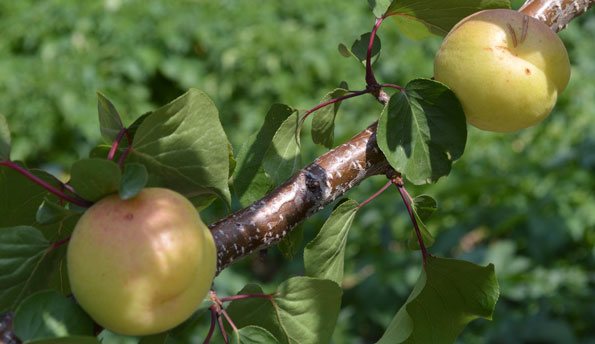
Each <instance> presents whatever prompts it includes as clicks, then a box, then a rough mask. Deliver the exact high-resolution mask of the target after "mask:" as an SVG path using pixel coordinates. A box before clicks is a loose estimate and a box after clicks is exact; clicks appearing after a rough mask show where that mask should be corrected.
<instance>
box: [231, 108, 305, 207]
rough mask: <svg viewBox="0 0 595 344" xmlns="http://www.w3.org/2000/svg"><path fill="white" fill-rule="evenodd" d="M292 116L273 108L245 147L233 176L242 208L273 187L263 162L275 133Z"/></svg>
mask: <svg viewBox="0 0 595 344" xmlns="http://www.w3.org/2000/svg"><path fill="white" fill-rule="evenodd" d="M293 112H294V110H293V109H292V108H290V107H289V106H287V105H283V104H273V105H271V107H270V109H269V111H268V113H267V115H266V117H265V119H264V123H263V124H262V127H261V128H260V130H259V131H258V133H256V134H255V135H253V136H251V137H250V138H249V139H248V141H247V142H246V143H244V145H242V148H241V149H240V152H239V153H238V157H237V164H236V169H235V173H234V175H233V189H234V192H235V193H236V195H237V196H238V198H239V199H240V204H241V205H242V206H244V207H245V206H247V205H249V204H251V203H252V202H254V201H256V200H257V199H259V198H261V197H262V196H264V195H265V194H266V193H267V192H268V191H269V190H270V189H271V188H272V187H273V186H274V183H273V181H272V180H270V178H269V177H268V176H267V175H266V173H265V172H264V169H263V168H262V162H263V160H264V157H265V154H266V151H267V149H268V148H269V147H270V146H271V142H272V140H273V137H274V135H275V133H276V132H277V130H279V127H280V126H281V124H283V122H284V121H285V120H286V119H287V118H288V117H289V116H290V115H291V114H292V113H293Z"/></svg>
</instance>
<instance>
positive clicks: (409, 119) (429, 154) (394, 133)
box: [377, 79, 467, 185]
mask: <svg viewBox="0 0 595 344" xmlns="http://www.w3.org/2000/svg"><path fill="white" fill-rule="evenodd" d="M377 138H378V146H379V147H380V149H381V150H382V152H383V153H384V155H385V156H386V159H387V160H388V162H389V163H390V164H391V166H392V167H393V168H394V169H395V170H397V171H399V172H401V173H403V174H404V175H405V177H406V178H407V179H408V180H409V181H411V182H412V183H413V184H418V185H419V184H424V183H433V182H436V181H437V180H438V179H439V178H440V177H442V176H446V175H448V174H449V173H450V169H451V165H452V163H453V161H454V160H456V159H458V158H459V157H460V156H461V155H462V154H463V151H464V150H465V143H466V141H467V123H466V118H465V114H464V113H463V109H462V107H461V104H460V103H459V101H458V99H457V98H456V96H455V95H454V93H453V92H452V91H451V90H449V89H448V88H447V87H446V86H445V85H444V84H441V83H439V82H437V81H433V80H428V79H416V80H413V81H411V82H409V83H408V84H407V86H406V87H405V91H404V92H401V93H399V94H396V95H394V96H392V97H391V99H390V101H389V103H388V105H387V106H386V107H385V109H384V111H383V113H382V115H381V116H380V119H379V120H378V130H377Z"/></svg>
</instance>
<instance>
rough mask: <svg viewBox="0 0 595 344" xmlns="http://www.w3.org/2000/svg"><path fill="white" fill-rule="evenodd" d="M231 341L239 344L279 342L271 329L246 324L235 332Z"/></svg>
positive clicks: (270, 343)
mask: <svg viewBox="0 0 595 344" xmlns="http://www.w3.org/2000/svg"><path fill="white" fill-rule="evenodd" d="M231 343H239V344H276V343H279V341H278V340H277V338H275V337H274V336H273V335H272V334H271V333H270V332H269V331H267V330H265V329H264V328H262V327H258V326H246V327H242V328H241V329H239V330H238V332H233V337H232V340H231Z"/></svg>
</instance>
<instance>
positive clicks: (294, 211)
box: [209, 0, 595, 272]
mask: <svg viewBox="0 0 595 344" xmlns="http://www.w3.org/2000/svg"><path fill="white" fill-rule="evenodd" d="M594 2H595V0H528V1H527V2H526V3H525V4H524V5H523V6H522V7H521V9H519V11H521V12H523V13H524V14H526V15H528V16H531V17H534V18H536V19H538V20H540V21H542V22H545V23H546V24H547V25H548V26H550V27H551V28H552V29H553V30H554V31H556V32H558V31H560V30H562V29H563V28H564V27H566V25H567V24H568V22H570V21H571V20H572V19H573V18H575V17H577V16H579V15H581V14H583V13H584V12H586V11H587V9H588V8H589V7H591V6H592V5H593V3H594ZM389 170H390V167H389V165H388V162H387V161H386V159H385V158H384V155H383V154H382V152H381V151H380V149H379V148H378V145H377V144H376V123H374V124H372V125H371V126H369V127H368V128H366V130H364V131H362V132H361V133H359V134H358V135H356V136H355V137H354V138H352V139H351V140H350V141H348V142H346V143H344V144H342V145H340V146H339V147H337V148H335V149H333V150H331V151H329V152H327V153H326V154H324V155H322V156H321V157H319V158H318V159H316V161H314V162H313V163H312V164H310V165H308V166H306V167H305V168H303V169H302V170H300V171H298V172H297V173H296V174H295V175H294V176H293V177H292V178H290V179H289V180H288V181H287V182H285V183H284V184H282V185H281V186H279V187H278V188H277V189H275V190H274V191H273V192H271V193H270V194H269V195H267V196H265V197H264V198H262V199H261V200H259V201H257V202H255V203H253V204H252V205H251V206H249V207H247V208H244V209H242V210H239V211H237V212H235V213H233V214H231V215H229V216H228V217H226V218H224V219H222V220H219V221H217V222H215V223H213V224H211V225H210V226H209V228H210V229H211V232H212V234H213V237H214V239H215V245H216V246H217V271H218V272H220V271H221V270H223V269H224V268H225V267H227V266H228V265H229V264H231V263H233V262H234V261H236V260H238V259H240V258H242V257H244V256H246V255H249V254H251V253H253V252H255V251H258V250H260V249H263V248H266V247H269V246H272V245H274V244H276V243H277V242H279V241H280V240H281V239H283V238H284V237H285V236H286V235H287V234H288V233H289V232H290V231H291V230H292V229H293V228H294V227H295V226H296V225H297V224H299V223H300V222H301V221H303V220H305V219H306V218H308V217H309V216H310V215H312V214H314V213H315V212H317V211H318V210H320V209H322V208H323V207H324V206H325V205H327V204H329V203H331V202H332V201H334V200H335V199H336V198H337V197H339V196H341V195H342V194H344V193H345V192H346V191H348V190H350V189H351V188H353V187H354V186H356V185H358V184H359V183H360V182H361V181H362V180H364V179H366V178H368V177H370V176H373V175H378V174H385V173H387V172H388V171H389Z"/></svg>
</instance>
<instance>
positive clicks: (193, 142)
mask: <svg viewBox="0 0 595 344" xmlns="http://www.w3.org/2000/svg"><path fill="white" fill-rule="evenodd" d="M228 144H229V141H228V140H227V137H226V135H225V132H224V131H223V127H222V126H221V123H220V122H219V112H218V111H217V108H216V107H215V104H213V102H212V101H211V99H210V98H209V97H208V96H207V95H206V94H205V93H204V92H202V91H199V90H196V89H191V90H189V91H188V92H186V93H184V94H183V95H182V96H180V97H178V98H176V99H175V100H173V101H172V102H170V103H169V104H167V105H165V106H163V107H162V108H160V109H157V110H155V111H153V112H151V113H150V114H148V115H147V116H146V118H144V119H143V120H142V123H141V124H140V126H139V127H138V129H137V130H136V132H135V134H134V139H133V147H134V149H133V150H132V152H131V154H130V156H129V157H128V161H129V162H139V163H141V164H143V165H144V166H145V167H146V168H147V171H148V172H149V182H148V184H147V185H148V186H161V187H166V188H169V189H172V190H175V191H177V192H179V193H181V194H183V195H184V196H186V197H187V198H188V199H190V200H191V201H192V202H193V203H194V204H195V205H197V206H206V205H208V204H209V203H210V202H212V201H213V199H214V197H219V198H221V199H222V200H224V201H226V202H227V203H229V202H230V199H231V196H230V192H229V187H228V177H229V150H228Z"/></svg>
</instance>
